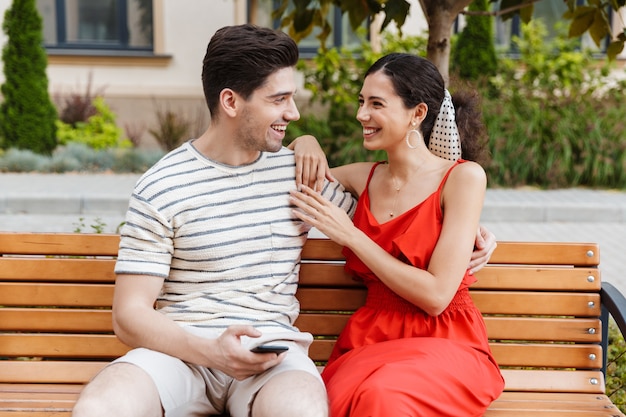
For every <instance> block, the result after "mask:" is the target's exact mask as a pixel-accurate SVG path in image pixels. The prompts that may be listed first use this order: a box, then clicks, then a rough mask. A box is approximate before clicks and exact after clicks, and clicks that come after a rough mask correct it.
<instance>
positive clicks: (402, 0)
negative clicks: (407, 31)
mask: <svg viewBox="0 0 626 417" xmlns="http://www.w3.org/2000/svg"><path fill="white" fill-rule="evenodd" d="M410 9H411V5H410V4H409V3H408V2H407V1H406V0H389V1H388V2H387V3H386V4H385V20H384V21H383V24H382V27H381V30H382V29H385V27H387V25H388V24H389V23H391V22H392V21H395V22H396V25H397V26H398V27H399V28H401V27H402V26H403V25H404V22H405V21H406V17H407V15H408V14H409V10H410Z"/></svg>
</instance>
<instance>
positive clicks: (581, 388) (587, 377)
mask: <svg viewBox="0 0 626 417" xmlns="http://www.w3.org/2000/svg"><path fill="white" fill-rule="evenodd" d="M502 376H503V377H504V380H505V388H504V389H505V391H518V392H553V393H558V392H578V393H587V394H604V377H603V376H602V372H601V371H566V370H558V371H556V370H534V369H533V370H530V369H528V370H527V369H525V370H518V369H503V370H502ZM592 382H596V383H592Z"/></svg>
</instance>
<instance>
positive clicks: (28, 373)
mask: <svg viewBox="0 0 626 417" xmlns="http://www.w3.org/2000/svg"><path fill="white" fill-rule="evenodd" d="M108 363H109V362H100V361H98V362H96V361H94V362H90V361H69V362H68V361H3V362H2V366H0V389H1V390H2V391H3V392H6V390H8V388H7V387H8V386H9V385H3V384H7V383H12V384H11V386H12V389H15V390H18V391H19V390H20V385H19V384H30V383H35V382H36V383H38V385H37V386H38V387H39V388H40V389H41V390H43V391H49V390H50V387H48V388H46V387H45V386H44V385H43V384H84V383H86V382H87V381H89V380H90V379H91V378H93V376H94V375H96V374H97V373H98V372H99V371H100V370H101V369H102V368H103V367H104V366H105V365H107V364H108ZM13 384H16V385H14V386H13ZM51 386H52V385H51ZM66 388H67V387H66V386H65V385H60V386H59V388H58V389H59V390H61V391H62V392H66ZM37 392H39V391H37Z"/></svg>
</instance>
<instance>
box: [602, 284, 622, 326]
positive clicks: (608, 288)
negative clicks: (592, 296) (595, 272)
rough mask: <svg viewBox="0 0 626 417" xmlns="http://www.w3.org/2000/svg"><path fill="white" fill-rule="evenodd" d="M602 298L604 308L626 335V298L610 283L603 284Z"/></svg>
mask: <svg viewBox="0 0 626 417" xmlns="http://www.w3.org/2000/svg"><path fill="white" fill-rule="evenodd" d="M600 296H601V298H602V306H603V307H604V308H606V309H607V310H608V312H609V314H610V315H611V316H612V317H613V318H614V319H615V322H616V323H617V327H619V329H620V331H621V332H622V335H626V297H624V294H622V293H621V292H620V291H619V290H618V289H617V288H615V286H613V285H612V284H609V283H608V282H603V283H602V290H601V291H600Z"/></svg>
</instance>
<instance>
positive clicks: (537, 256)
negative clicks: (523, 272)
mask: <svg viewBox="0 0 626 417" xmlns="http://www.w3.org/2000/svg"><path fill="white" fill-rule="evenodd" d="M489 262H490V263H491V264H528V265H532V264H535V265H573V266H597V265H598V264H600V249H599V245H598V244H597V243H572V242H498V247H497V248H496V250H495V251H494V252H493V255H492V256H491V258H490V259H489Z"/></svg>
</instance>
